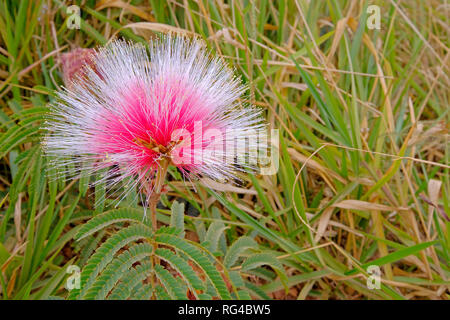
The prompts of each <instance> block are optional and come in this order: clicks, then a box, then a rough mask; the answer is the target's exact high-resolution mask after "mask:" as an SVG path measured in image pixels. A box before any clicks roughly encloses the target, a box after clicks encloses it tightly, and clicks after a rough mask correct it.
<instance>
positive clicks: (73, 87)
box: [45, 36, 267, 194]
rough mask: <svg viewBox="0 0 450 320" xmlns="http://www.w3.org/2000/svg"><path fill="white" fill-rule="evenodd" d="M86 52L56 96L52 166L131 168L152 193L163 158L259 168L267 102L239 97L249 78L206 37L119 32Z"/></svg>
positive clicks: (229, 168)
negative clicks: (148, 38) (212, 49)
mask: <svg viewBox="0 0 450 320" xmlns="http://www.w3.org/2000/svg"><path fill="white" fill-rule="evenodd" d="M88 61H89V63H88V64H86V66H85V67H84V68H83V70H82V72H81V73H78V74H76V75H75V76H74V78H73V79H72V80H71V81H70V85H67V84H66V87H67V88H68V89H64V90H62V91H60V92H59V93H58V98H57V101H56V102H54V103H53V104H52V105H51V116H50V117H49V119H48V122H47V126H46V127H47V129H48V131H49V133H48V135H47V137H46V140H45V145H46V150H47V153H48V154H49V155H50V156H52V157H53V158H54V159H56V161H55V163H54V164H53V165H56V166H59V167H64V166H66V165H67V164H69V163H71V164H73V166H72V167H75V168H80V167H81V164H83V167H84V168H86V167H87V169H88V171H89V173H90V174H95V173H96V172H97V171H99V170H105V169H107V168H108V169H107V170H106V172H107V173H106V176H105V180H106V181H107V182H108V183H110V184H116V183H119V182H120V181H122V180H123V179H125V178H127V177H132V178H131V179H130V180H132V181H133V183H134V184H135V185H138V186H139V188H140V189H142V188H144V189H145V191H146V193H147V194H150V193H151V192H152V183H151V181H152V179H154V176H155V172H156V170H157V168H158V166H160V165H161V162H162V161H166V163H168V164H170V165H174V166H176V167H178V168H179V169H180V171H181V172H182V173H183V174H184V175H185V176H186V177H188V178H191V177H198V176H201V177H208V178H212V179H215V180H231V179H234V178H236V177H237V176H236V172H237V171H239V170H241V171H242V170H246V169H255V168H256V157H257V153H256V150H257V149H261V148H262V149H265V148H267V146H266V145H265V144H264V143H261V141H260V140H261V139H260V136H262V135H264V134H265V128H266V126H265V124H264V122H263V119H262V116H261V111H260V110H259V109H257V108H255V107H253V106H251V105H248V104H246V103H244V102H243V101H242V100H241V97H242V95H243V93H244V91H245V90H246V87H245V86H244V85H243V84H242V83H241V81H240V80H239V79H238V78H236V77H235V76H234V74H233V71H232V70H231V69H229V68H228V67H227V66H226V65H225V63H224V62H223V61H222V60H221V59H219V58H214V57H211V55H210V54H209V53H208V51H207V50H206V49H205V46H204V43H203V42H201V41H199V40H188V39H186V38H184V37H173V36H166V37H164V38H162V39H161V40H157V41H155V42H150V43H149V47H148V48H147V47H146V46H144V45H142V44H132V43H127V42H124V41H114V42H112V43H111V44H109V45H107V46H106V47H103V48H100V49H98V50H96V51H95V52H94V54H92V56H90V58H89V59H88ZM76 173H77V174H78V173H79V172H76ZM130 187H132V186H129V188H130ZM129 188H128V189H129Z"/></svg>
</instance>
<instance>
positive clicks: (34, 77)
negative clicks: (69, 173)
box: [0, 0, 450, 299]
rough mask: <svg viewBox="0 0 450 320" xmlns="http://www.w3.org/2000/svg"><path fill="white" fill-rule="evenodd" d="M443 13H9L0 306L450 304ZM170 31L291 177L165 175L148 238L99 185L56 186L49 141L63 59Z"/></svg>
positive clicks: (104, 9) (424, 9) (1, 54)
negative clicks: (128, 301)
mask: <svg viewBox="0 0 450 320" xmlns="http://www.w3.org/2000/svg"><path fill="white" fill-rule="evenodd" d="M73 4H75V5H78V6H79V8H80V10H81V11H80V29H70V26H71V23H73V20H72V18H73V17H72V18H71V15H70V14H68V13H67V7H68V6H70V5H73ZM371 5H376V6H378V8H379V12H380V25H379V29H377V28H375V29H373V28H369V27H368V26H374V23H375V26H376V21H377V20H376V18H377V16H376V13H377V11H376V8H375V11H370V10H373V9H369V10H368V8H369V6H371ZM449 9H450V6H449V4H448V2H447V1H438V0H429V1H415V0H408V1H406V0H404V1H401V0H384V1H381V0H372V1H368V0H317V1H306V0H279V1H270V0H260V1H258V0H230V1H224V0H218V1H213V0H195V1H194V0H168V1H159V0H149V1H145V0H102V1H93V0H82V1H58V0H53V1H52V0H37V1H28V0H21V1H16V0H2V1H1V2H0V36H1V40H0V43H1V47H0V78H1V82H0V97H1V99H0V105H1V109H0V205H1V209H0V297H1V298H2V299H52V298H53V299H57V298H97V299H103V298H111V299H112V298H133V299H138V298H158V299H164V298H169V299H175V298H189V299H202V298H203V299H211V298H244V299H245V298H247V299H248V298H251V299H449V297H450V292H449V281H448V279H449V276H450V269H449V268H450V265H449V261H450V259H449V251H450V250H449V249H450V231H449V226H450V222H449V216H450V204H449V192H450V180H449V144H448V138H449V134H448V129H449V126H448V124H449V121H448V120H449V107H448V106H449V85H450V81H449V77H448V74H449V72H448V71H449V64H448V56H449V28H450V26H449ZM159 32H178V33H183V34H187V35H188V36H193V35H198V36H199V37H201V38H203V39H204V40H206V42H207V44H208V46H209V47H210V49H211V50H212V51H213V52H214V53H215V54H217V55H220V56H222V57H223V59H224V60H225V61H227V63H229V65H231V66H233V67H234V68H236V72H237V73H238V74H239V75H240V76H241V77H242V79H243V80H244V81H245V82H246V83H248V85H249V88H250V89H249V92H248V95H249V96H250V97H251V101H252V103H254V104H255V105H258V106H260V107H261V108H263V109H264V110H265V114H266V116H267V120H268V122H269V123H270V125H271V127H273V128H278V129H279V130H280V150H279V155H280V168H279V171H278V172H277V174H275V175H273V176H253V175H245V176H243V179H244V182H243V183H242V184H240V185H238V186H231V185H229V184H226V185H225V184H220V183H216V184H215V188H214V189H215V190H210V189H208V188H206V187H204V186H203V185H202V183H201V181H198V182H196V183H195V185H196V190H195V191H194V189H193V188H191V186H190V185H189V184H185V183H183V180H182V178H181V177H180V175H179V174H178V173H177V171H176V170H171V172H170V176H171V179H170V180H171V181H170V183H169V192H168V194H167V196H166V197H164V198H163V199H162V203H161V205H160V206H159V208H160V209H159V212H158V220H159V222H160V226H159V227H160V229H161V230H162V231H161V232H160V233H159V234H158V235H155V234H152V233H151V229H150V228H148V226H147V225H146V223H147V222H146V220H143V219H142V212H143V210H142V207H141V205H140V203H139V202H138V201H136V200H135V199H134V198H133V197H130V198H129V199H127V200H125V201H124V202H122V203H121V204H120V207H119V208H118V209H115V208H114V207H112V206H111V205H110V202H111V201H112V200H113V199H111V198H110V197H108V196H107V197H105V196H104V195H105V194H108V190H106V188H105V186H104V185H102V184H97V185H95V186H93V185H92V184H90V182H93V181H94V180H95V179H96V178H95V177H94V178H91V180H89V178H88V177H85V176H82V177H81V179H76V180H74V181H70V180H68V179H66V178H65V177H64V175H63V173H56V175H57V176H58V177H59V178H58V179H57V180H54V179H48V178H47V175H46V172H50V173H54V172H52V170H54V169H52V167H51V166H50V165H49V159H47V158H46V157H44V156H43V151H42V149H41V145H40V142H41V138H42V135H43V129H42V124H43V122H44V120H45V114H46V112H47V110H48V109H47V104H48V102H49V101H51V100H52V99H53V98H54V90H57V89H58V87H59V86H60V85H62V73H61V69H60V65H61V60H60V57H61V54H62V53H63V52H67V51H70V50H72V49H75V48H79V47H81V48H92V47H96V46H98V45H104V44H106V43H107V42H108V41H109V40H110V39H112V38H114V37H122V38H125V39H129V40H131V41H146V40H148V39H150V38H152V37H155V36H156V35H157V34H158V33H159ZM54 174H55V173H54ZM96 200H97V201H96ZM165 225H167V226H169V227H168V228H164V226H165ZM81 238H82V239H81ZM80 239H81V240H80ZM155 239H156V240H155ZM152 241H156V242H158V243H159V245H160V248H159V249H158V251H157V252H154V251H152V250H151V247H149V246H148V244H149V243H154V242H152ZM102 244H103V245H102ZM97 248H98V249H97ZM94 252H95V253H94ZM154 255H157V256H158V260H157V261H159V260H160V261H161V263H160V264H157V265H154V264H153V263H152V261H154V260H151V258H152V256H154ZM371 265H373V266H379V267H380V270H381V274H382V275H381V278H382V281H381V284H380V288H379V289H377V288H375V289H370V288H369V287H368V283H369V285H370V284H374V285H376V284H377V283H376V281H375V280H374V274H373V269H370V268H369V269H368V267H369V266H371ZM78 267H79V268H80V269H81V270H82V272H81V289H77V279H78V278H77V277H78V276H79V273H78ZM178 279H182V280H183V281H177V280H178ZM71 285H72V286H71ZM73 287H75V289H73V290H68V289H72V288H73ZM69 292H70V294H69Z"/></svg>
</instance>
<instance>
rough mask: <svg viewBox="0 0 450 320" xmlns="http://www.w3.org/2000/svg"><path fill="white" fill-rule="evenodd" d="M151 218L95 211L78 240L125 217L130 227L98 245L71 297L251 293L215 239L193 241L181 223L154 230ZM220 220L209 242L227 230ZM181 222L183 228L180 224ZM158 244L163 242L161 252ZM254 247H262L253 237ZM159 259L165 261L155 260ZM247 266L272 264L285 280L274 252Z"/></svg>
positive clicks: (176, 208) (175, 214)
mask: <svg viewBox="0 0 450 320" xmlns="http://www.w3.org/2000/svg"><path fill="white" fill-rule="evenodd" d="M182 209H183V205H180V204H179V203H178V202H176V201H175V202H174V203H173V204H172V211H171V221H172V222H173V223H172V225H176V224H177V223H176V221H180V219H181V218H183V215H184V212H183V211H182ZM180 216H181V218H180ZM147 220H148V219H147V217H145V216H144V214H143V213H142V211H139V210H135V209H127V208H121V209H116V210H111V211H107V212H105V213H103V214H99V215H96V216H95V217H93V218H92V219H91V220H89V221H88V222H86V223H85V224H84V225H83V226H82V227H81V228H80V229H79V232H78V234H77V235H76V237H75V238H76V239H78V240H81V239H85V238H86V237H87V236H90V235H92V234H94V233H96V232H101V230H102V229H105V228H107V229H108V230H110V232H113V230H114V229H113V225H114V224H119V223H123V222H125V221H126V222H127V223H129V225H128V226H127V227H124V226H122V227H121V228H120V229H119V230H118V231H117V232H113V233H112V235H111V236H109V237H108V238H107V239H106V240H105V241H104V242H103V243H102V244H101V245H100V246H99V247H98V248H97V249H96V251H95V253H94V254H92V256H91V257H90V258H89V259H88V260H87V262H86V264H85V266H84V267H83V269H82V271H81V279H80V280H81V286H80V288H79V289H73V290H72V291H71V292H70V294H69V296H68V298H69V299H130V298H136V297H142V296H145V297H147V296H148V295H149V294H150V292H152V293H153V292H154V293H155V297H157V298H161V299H165V298H170V299H188V290H189V292H190V293H191V295H193V296H194V297H196V298H197V299H199V298H201V297H205V296H204V295H205V294H208V296H211V297H214V296H217V297H219V298H221V299H231V298H232V297H234V298H240V297H244V298H247V297H248V294H249V293H248V292H247V294H245V293H243V292H245V291H246V290H247V289H246V287H245V283H244V282H243V281H242V278H241V276H240V275H239V274H238V273H237V272H236V271H232V272H231V273H230V272H229V271H228V270H227V269H226V267H225V266H224V265H223V264H222V263H221V262H220V261H219V260H217V258H215V257H214V256H213V255H212V254H211V252H210V250H208V248H209V247H210V244H211V242H210V241H207V242H206V243H207V244H208V246H207V247H204V246H202V245H200V244H198V243H195V242H191V241H189V240H187V239H184V238H183V236H182V234H183V232H182V229H180V228H176V227H163V228H161V229H159V230H158V231H157V233H156V234H153V232H152V228H151V226H149V225H148V223H147V222H146V221H147ZM217 223H218V222H213V223H212V224H211V226H210V227H209V228H208V232H207V234H208V236H207V238H208V239H209V240H214V239H218V238H219V236H220V235H221V234H222V232H223V228H218V227H217ZM178 225H179V226H180V227H181V228H182V225H181V224H179V223H178ZM221 225H223V223H221ZM242 239H243V240H240V241H239V240H238V241H239V242H240V243H242V244H241V245H240V246H241V247H242V245H245V243H243V241H244V240H246V239H247V242H250V240H249V238H245V237H244V238H242ZM213 242H214V241H213ZM215 242H216V243H217V241H215ZM155 244H157V245H158V246H159V247H158V248H157V249H156V250H154V245H155ZM252 245H253V247H254V249H257V244H256V242H255V241H254V240H252ZM230 250H232V251H234V253H233V252H232V253H231V254H232V255H233V258H228V260H229V259H234V260H237V259H238V258H239V257H240V256H241V255H240V254H241V253H242V250H240V249H238V248H237V246H236V244H234V245H233V246H231V247H230ZM227 251H228V249H227ZM155 257H157V258H158V259H159V260H160V261H163V262H164V264H154V263H153V262H154V261H155V260H154V258H155ZM244 265H245V266H246V269H244V268H243V270H248V269H252V268H254V267H256V266H260V265H268V266H271V267H273V268H274V270H276V272H277V273H278V272H279V274H280V276H282V277H283V279H285V278H286V275H285V274H284V270H283V267H282V264H281V262H280V261H278V260H277V259H276V257H274V256H273V255H270V254H264V253H260V254H259V256H258V257H257V258H256V257H255V256H251V257H248V258H246V259H245V260H244ZM155 276H156V278H155ZM156 279H157V281H156ZM180 280H182V281H180ZM149 281H150V282H151V283H153V284H154V286H153V287H151V288H148V282H149ZM152 281H153V282H152ZM226 281H228V282H230V283H231V284H232V285H231V287H228V286H227V284H226ZM157 283H159V284H157ZM133 293H136V296H134V295H133Z"/></svg>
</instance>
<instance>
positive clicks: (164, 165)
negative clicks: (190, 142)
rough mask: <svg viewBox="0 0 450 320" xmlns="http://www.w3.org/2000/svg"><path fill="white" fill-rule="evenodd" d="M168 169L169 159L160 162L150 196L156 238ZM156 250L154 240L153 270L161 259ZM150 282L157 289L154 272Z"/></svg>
mask: <svg viewBox="0 0 450 320" xmlns="http://www.w3.org/2000/svg"><path fill="white" fill-rule="evenodd" d="M168 168H169V161H168V160H167V159H165V158H163V159H162V160H161V161H160V162H159V167H158V170H157V171H156V177H155V182H154V185H153V191H152V194H151V195H150V203H149V206H150V211H151V215H152V229H153V234H154V235H155V236H156V231H157V230H158V220H157V218H156V206H157V205H158V202H159V199H160V198H161V191H162V188H163V186H164V182H165V180H166V175H167V169H168ZM156 249H158V244H157V243H156V240H155V239H154V241H153V256H152V259H151V260H152V268H153V270H154V268H155V266H156V265H158V264H159V259H158V258H157V257H156V255H155V252H156ZM150 281H151V285H152V287H153V288H155V285H156V282H157V279H156V275H155V273H154V272H153V275H152V276H151V278H150ZM152 297H153V298H155V297H156V296H155V294H154V293H153V295H152Z"/></svg>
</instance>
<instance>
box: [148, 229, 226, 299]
mask: <svg viewBox="0 0 450 320" xmlns="http://www.w3.org/2000/svg"><path fill="white" fill-rule="evenodd" d="M156 241H157V242H158V243H160V244H163V245H167V246H170V247H173V248H175V249H176V250H179V251H181V252H183V253H184V254H186V255H187V256H189V257H190V258H191V259H192V260H193V261H194V262H195V263H196V264H197V265H198V266H199V267H200V268H201V269H202V270H203V271H204V273H205V275H206V276H207V277H208V279H209V280H210V281H211V283H212V284H213V285H214V288H215V289H216V291H217V293H218V294H219V296H220V297H221V298H222V299H226V300H229V299H231V296H230V293H229V292H228V289H227V286H226V284H225V281H224V280H223V279H222V276H221V274H220V273H219V271H217V269H216V268H215V267H214V265H213V264H212V263H211V261H210V260H209V258H208V257H207V256H206V255H205V253H203V252H202V251H200V250H199V249H198V248H197V247H196V246H194V245H193V244H190V243H189V242H188V241H186V240H184V239H181V238H179V237H176V236H174V235H169V234H159V235H157V237H156Z"/></svg>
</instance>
